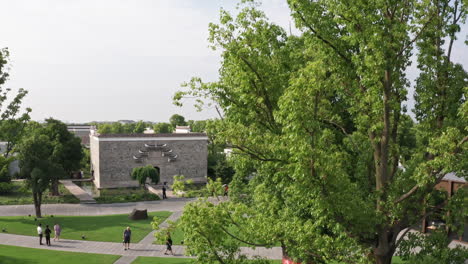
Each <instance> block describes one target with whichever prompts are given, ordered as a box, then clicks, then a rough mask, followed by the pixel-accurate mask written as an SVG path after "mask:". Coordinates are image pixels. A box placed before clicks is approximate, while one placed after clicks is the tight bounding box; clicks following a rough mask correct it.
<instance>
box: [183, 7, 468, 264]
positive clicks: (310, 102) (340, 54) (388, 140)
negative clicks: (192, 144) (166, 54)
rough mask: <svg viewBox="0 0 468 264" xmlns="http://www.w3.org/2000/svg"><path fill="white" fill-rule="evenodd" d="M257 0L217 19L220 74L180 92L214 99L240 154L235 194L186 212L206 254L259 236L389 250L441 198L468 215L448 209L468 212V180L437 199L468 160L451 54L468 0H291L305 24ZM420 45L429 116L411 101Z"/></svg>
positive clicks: (194, 248)
mask: <svg viewBox="0 0 468 264" xmlns="http://www.w3.org/2000/svg"><path fill="white" fill-rule="evenodd" d="M245 2H247V3H246V4H245V5H244V6H245V7H244V8H243V9H242V10H240V12H239V14H238V15H237V16H236V17H233V16H231V14H229V13H228V12H226V11H224V10H222V11H221V17H220V23H219V24H210V27H209V30H210V37H209V40H210V42H211V43H212V47H213V48H214V49H219V50H221V52H222V62H221V68H220V70H219V73H220V76H219V80H218V81H216V82H209V83H206V82H203V81H202V80H201V79H200V78H193V79H192V80H191V81H190V82H188V83H187V84H185V85H184V86H185V87H187V89H186V90H185V91H181V92H178V93H177V94H176V95H175V96H174V99H175V101H176V103H180V99H181V98H183V97H184V96H186V95H188V96H192V97H193V96H195V97H197V98H199V100H198V101H197V103H203V101H204V100H205V101H206V100H207V101H211V102H215V103H216V104H217V106H218V107H219V109H220V110H221V112H222V113H223V118H222V119H221V120H219V122H218V128H217V129H218V131H219V133H218V134H217V137H216V140H217V142H219V143H220V144H228V145H229V146H231V147H232V148H233V149H234V155H235V156H236V157H235V159H234V166H235V169H236V174H235V176H234V179H233V183H232V184H231V188H230V190H232V192H231V194H232V196H231V200H230V201H229V202H223V203H220V204H218V205H213V204H211V203H209V202H207V201H205V202H198V203H193V204H189V205H187V207H186V210H185V213H184V216H183V218H182V221H181V225H182V226H185V227H187V228H186V229H184V231H186V232H188V234H186V238H185V244H186V245H187V246H188V249H189V251H190V252H192V253H194V254H197V256H198V261H199V263H217V262H219V263H243V262H242V261H243V260H242V259H238V258H237V259H236V258H232V256H234V255H237V254H238V253H239V252H238V248H239V246H240V245H241V243H246V244H248V245H251V246H260V245H264V246H265V245H266V246H273V245H277V244H279V245H281V247H282V250H283V255H284V258H285V259H293V260H295V261H297V262H303V263H329V262H332V261H338V262H344V263H377V264H390V263H391V259H392V256H393V255H394V253H395V250H396V248H397V247H398V246H399V244H400V241H401V240H399V239H398V235H399V234H400V233H401V232H404V231H405V230H409V229H408V228H410V227H412V226H414V225H416V224H418V223H420V222H421V219H422V218H424V217H426V216H428V215H431V214H432V213H434V211H435V210H445V211H446V212H447V210H449V209H450V214H442V215H443V219H444V221H445V222H446V224H447V225H448V226H450V228H452V229H454V230H456V229H457V228H459V227H457V226H456V225H452V224H451V223H452V222H451V220H450V219H448V218H447V217H448V216H450V217H455V216H456V215H458V216H460V215H461V216H462V217H466V214H467V212H466V210H463V208H464V207H463V206H461V207H450V206H449V205H450V203H451V202H453V201H456V200H459V199H461V200H465V201H466V199H463V197H466V196H465V195H466V192H457V193H456V194H455V195H454V197H452V198H451V199H450V200H449V201H447V202H446V203H444V204H443V206H442V207H434V206H432V204H430V203H429V202H428V201H429V200H430V197H432V196H433V195H434V193H435V189H434V186H435V185H436V184H438V183H439V182H440V181H441V180H442V178H443V176H444V175H445V174H447V173H449V172H455V173H457V175H459V176H461V177H464V176H465V174H464V173H463V172H464V171H465V172H466V170H467V168H468V151H467V150H468V146H467V145H468V144H467V143H466V142H467V141H468V136H467V134H468V103H466V92H467V89H466V88H465V87H467V86H468V82H467V81H468V78H467V76H468V75H467V73H466V72H465V70H464V69H463V67H462V66H461V65H459V64H456V63H454V62H453V61H452V59H451V54H452V50H453V49H454V48H455V46H454V45H453V42H454V40H455V39H456V35H457V33H458V32H459V31H460V24H461V23H462V22H463V21H464V19H465V16H466V5H464V4H465V3H463V2H461V1H458V0H455V1H448V0H431V1H411V0H410V1H383V0H376V1H371V2H369V1H345V0H343V1H335V0H333V1H331V0H317V1H306V0H290V1H288V4H289V7H290V9H291V12H292V16H293V17H294V19H295V24H296V27H297V28H298V29H299V30H300V34H299V35H297V36H295V35H288V34H287V33H286V31H285V30H284V29H282V28H281V27H279V26H277V25H275V24H273V23H271V22H269V21H268V19H267V18H266V17H265V15H264V14H263V13H262V12H261V11H259V10H258V9H257V8H256V4H255V3H252V2H250V1H245ZM415 51H417V54H418V59H417V63H418V68H419V69H420V75H419V77H418V79H417V81H416V85H415V90H416V94H415V96H414V100H415V101H416V108H415V110H414V111H415V114H416V121H417V124H414V123H413V122H412V120H411V118H410V117H409V116H408V115H407V113H406V111H407V109H406V106H405V104H406V100H407V99H408V90H409V89H411V86H410V81H409V80H408V78H407V76H406V73H407V69H408V67H409V66H410V65H411V55H412V54H413V53H414V52H415ZM198 106H200V105H198ZM236 154H237V155H236ZM248 179H250V180H248ZM236 193H238V194H239V195H238V196H236V195H235V194H236ZM460 196H462V198H460ZM465 206H466V205H465ZM203 219H209V220H206V221H204V220H203ZM212 219H216V220H215V222H214V223H213V220H212ZM465 219H466V218H465ZM195 221H199V223H197V224H195ZM229 228H235V230H236V231H237V232H235V233H232V232H229V230H230V229H229ZM420 238H421V239H422V240H424V237H422V236H420ZM422 240H421V241H422ZM429 244H430V243H427V244H425V245H429ZM206 245H209V246H208V250H206V247H207V246H206ZM412 245H413V247H414V246H416V245H418V243H414V244H412ZM419 245H422V246H424V243H419ZM445 246H446V245H445ZM423 252H424V251H423Z"/></svg>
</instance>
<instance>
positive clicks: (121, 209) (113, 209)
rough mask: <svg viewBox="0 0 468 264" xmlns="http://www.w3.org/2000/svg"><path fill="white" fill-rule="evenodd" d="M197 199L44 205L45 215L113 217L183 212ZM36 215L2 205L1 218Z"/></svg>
mask: <svg viewBox="0 0 468 264" xmlns="http://www.w3.org/2000/svg"><path fill="white" fill-rule="evenodd" d="M195 200H196V199H195V198H173V199H166V200H159V201H145V202H134V203H114V204H43V205H42V206H41V211H42V214H43V215H111V214H128V213H130V212H131V211H132V210H133V209H134V208H137V209H147V210H148V212H154V211H170V212H174V211H182V209H183V208H184V205H185V204H186V203H187V202H191V201H195ZM28 214H31V215H34V214H35V211H34V205H32V204H27V205H1V206H0V216H21V215H28Z"/></svg>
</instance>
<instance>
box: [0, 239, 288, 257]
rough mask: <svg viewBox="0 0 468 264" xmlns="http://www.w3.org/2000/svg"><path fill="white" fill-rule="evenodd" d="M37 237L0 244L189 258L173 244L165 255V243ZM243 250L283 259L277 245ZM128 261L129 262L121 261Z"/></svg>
mask: <svg viewBox="0 0 468 264" xmlns="http://www.w3.org/2000/svg"><path fill="white" fill-rule="evenodd" d="M38 242H39V241H38V238H37V237H32V236H20V235H12V234H5V233H0V244H3V245H11V246H19V247H28V248H38V249H48V250H61V251H71V252H83V253H96V254H112V255H120V256H125V257H126V258H125V259H123V260H122V261H125V260H126V259H130V257H137V256H146V257H180V258H187V256H185V255H184V248H185V247H184V246H173V247H172V249H173V251H174V254H175V256H172V255H164V250H165V245H153V244H151V245H145V244H140V243H138V244H131V245H130V248H131V249H130V250H124V249H123V245H122V243H112V242H95V241H84V240H69V239H63V240H62V239H61V240H60V241H58V242H53V241H52V245H51V246H49V247H48V246H45V245H42V246H41V245H39V243H38ZM241 252H242V253H243V254H246V255H248V256H250V257H254V256H260V257H265V258H268V259H281V248H280V247H275V248H271V249H267V248H257V249H250V248H245V247H243V248H241ZM121 263H128V262H121Z"/></svg>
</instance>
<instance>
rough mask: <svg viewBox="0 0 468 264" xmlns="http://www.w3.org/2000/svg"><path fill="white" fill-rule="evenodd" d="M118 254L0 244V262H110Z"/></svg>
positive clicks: (91, 263) (31, 263) (7, 263)
mask: <svg viewBox="0 0 468 264" xmlns="http://www.w3.org/2000/svg"><path fill="white" fill-rule="evenodd" d="M119 258H120V256H115V255H104V254H89V253H75V252H65V251H56V250H46V249H34V248H24V247H14V246H4V245H0V263H2V264H18V263H21V264H81V263H86V264H112V263H114V262H115V261H116V260H117V259H119Z"/></svg>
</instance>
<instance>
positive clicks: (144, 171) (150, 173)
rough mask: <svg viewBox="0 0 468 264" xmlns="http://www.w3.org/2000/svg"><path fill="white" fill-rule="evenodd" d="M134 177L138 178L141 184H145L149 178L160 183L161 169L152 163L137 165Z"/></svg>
mask: <svg viewBox="0 0 468 264" xmlns="http://www.w3.org/2000/svg"><path fill="white" fill-rule="evenodd" d="M132 178H133V179H134V180H137V181H138V182H139V183H140V185H145V183H146V180H147V179H150V180H151V181H152V182H153V183H158V182H159V171H158V170H156V168H154V167H153V166H151V165H146V166H144V167H137V168H134V169H133V170H132Z"/></svg>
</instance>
